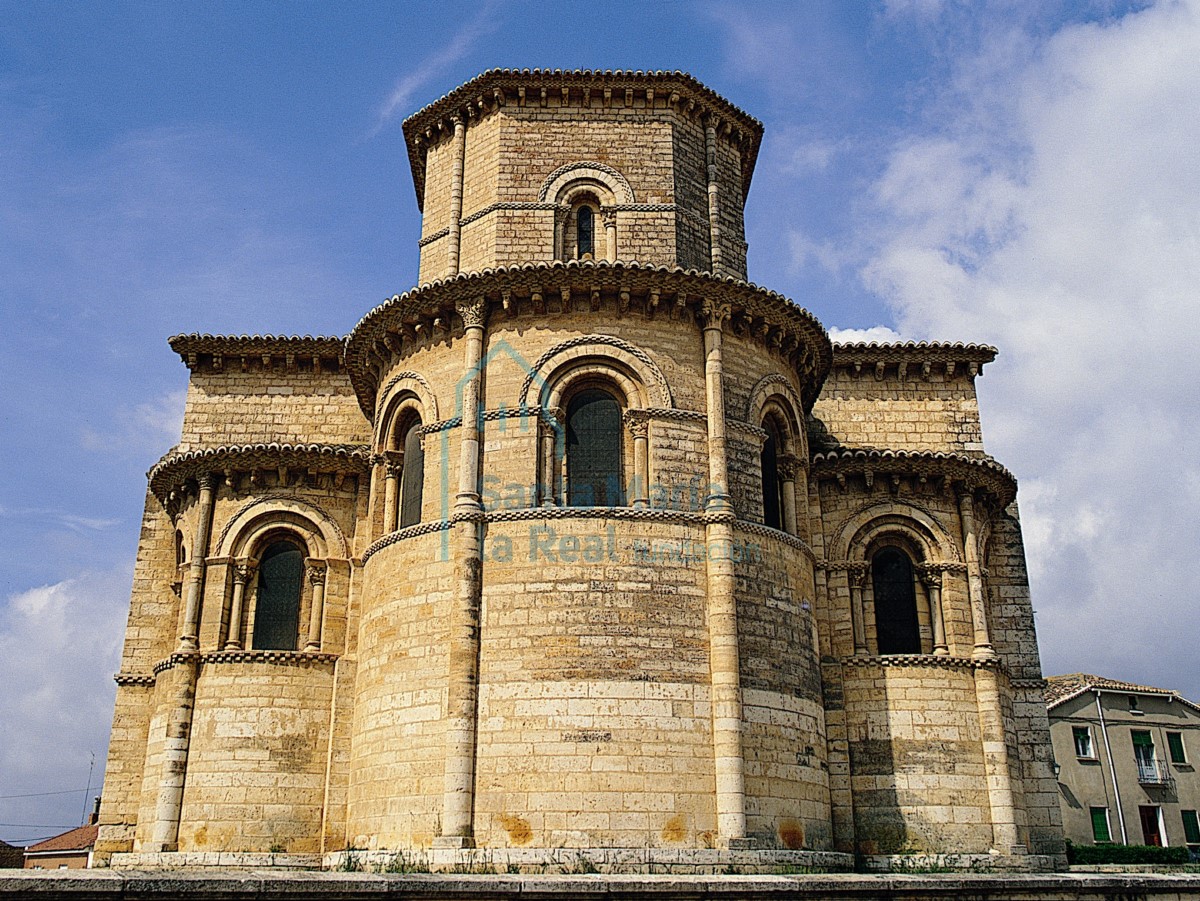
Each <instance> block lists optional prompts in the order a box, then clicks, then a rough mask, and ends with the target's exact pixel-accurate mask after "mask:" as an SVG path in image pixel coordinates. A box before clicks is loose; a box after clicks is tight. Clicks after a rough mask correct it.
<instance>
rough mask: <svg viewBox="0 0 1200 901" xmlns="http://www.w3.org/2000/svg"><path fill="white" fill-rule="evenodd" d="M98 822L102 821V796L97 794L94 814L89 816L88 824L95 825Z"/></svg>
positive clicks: (93, 806)
mask: <svg viewBox="0 0 1200 901" xmlns="http://www.w3.org/2000/svg"><path fill="white" fill-rule="evenodd" d="M98 822H100V796H99V795H96V803H95V804H94V805H92V815H91V816H90V817H88V821H87V824H88V825H89V826H95V825H96V824H97V823H98Z"/></svg>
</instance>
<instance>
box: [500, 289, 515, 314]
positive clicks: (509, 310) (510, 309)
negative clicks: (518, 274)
mask: <svg viewBox="0 0 1200 901" xmlns="http://www.w3.org/2000/svg"><path fill="white" fill-rule="evenodd" d="M500 308H501V309H502V310H504V315H505V316H507V317H508V318H509V319H511V318H512V317H514V316H516V315H517V307H516V304H514V303H513V301H512V291H511V290H510V289H509V288H505V289H504V290H502V291H501V292H500Z"/></svg>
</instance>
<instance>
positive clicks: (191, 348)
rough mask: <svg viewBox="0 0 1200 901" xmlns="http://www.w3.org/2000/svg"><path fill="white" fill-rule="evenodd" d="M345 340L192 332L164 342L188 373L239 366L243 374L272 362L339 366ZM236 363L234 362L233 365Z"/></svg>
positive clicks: (327, 337) (321, 336)
mask: <svg viewBox="0 0 1200 901" xmlns="http://www.w3.org/2000/svg"><path fill="white" fill-rule="evenodd" d="M345 340H346V339H345V338H337V337H333V336H325V335H317V336H313V335H290V336H289V335H209V334H199V333H196V332H193V333H191V334H186V335H174V336H172V337H171V338H169V339H167V343H168V344H170V345H171V350H173V351H175V353H177V354H179V358H180V359H181V360H183V362H184V364H185V365H186V366H187V367H188V369H191V370H195V369H196V368H197V367H198V366H199V365H200V364H201V362H202V361H203V362H206V363H207V364H208V365H210V366H211V367H212V368H213V369H215V370H218V371H220V370H222V369H223V368H224V367H225V366H226V365H230V366H233V365H240V367H241V368H242V369H243V370H245V369H247V368H249V365H250V361H254V362H255V364H259V363H262V364H265V365H266V366H270V365H271V362H272V360H273V359H275V358H280V359H283V360H285V361H286V362H287V364H288V366H289V368H291V367H292V366H293V365H294V364H295V362H296V361H297V360H303V359H311V360H313V361H314V362H315V363H316V364H317V365H318V366H319V365H321V363H322V362H324V363H325V364H326V365H328V364H329V363H332V364H334V365H340V364H341V361H342V358H343V352H344V349H345ZM235 361H236V362H235Z"/></svg>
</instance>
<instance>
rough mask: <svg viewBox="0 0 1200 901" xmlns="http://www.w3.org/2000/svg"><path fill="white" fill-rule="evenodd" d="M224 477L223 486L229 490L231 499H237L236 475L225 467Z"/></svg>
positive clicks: (229, 468) (231, 469)
mask: <svg viewBox="0 0 1200 901" xmlns="http://www.w3.org/2000/svg"><path fill="white" fill-rule="evenodd" d="M224 475H225V486H226V487H227V488H228V489H229V493H230V494H231V495H232V496H233V497H237V493H238V491H237V478H236V476H237V473H235V472H234V471H233V468H232V467H227V468H226V469H225V472H224Z"/></svg>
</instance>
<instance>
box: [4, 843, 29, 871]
mask: <svg viewBox="0 0 1200 901" xmlns="http://www.w3.org/2000/svg"><path fill="white" fill-rule="evenodd" d="M24 865H25V849H24V848H18V847H17V846H16V845H10V844H9V843H8V842H6V841H0V869H4V868H6V867H7V868H9V869H18V870H19V869H20V868H21V867H23V866H24Z"/></svg>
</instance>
